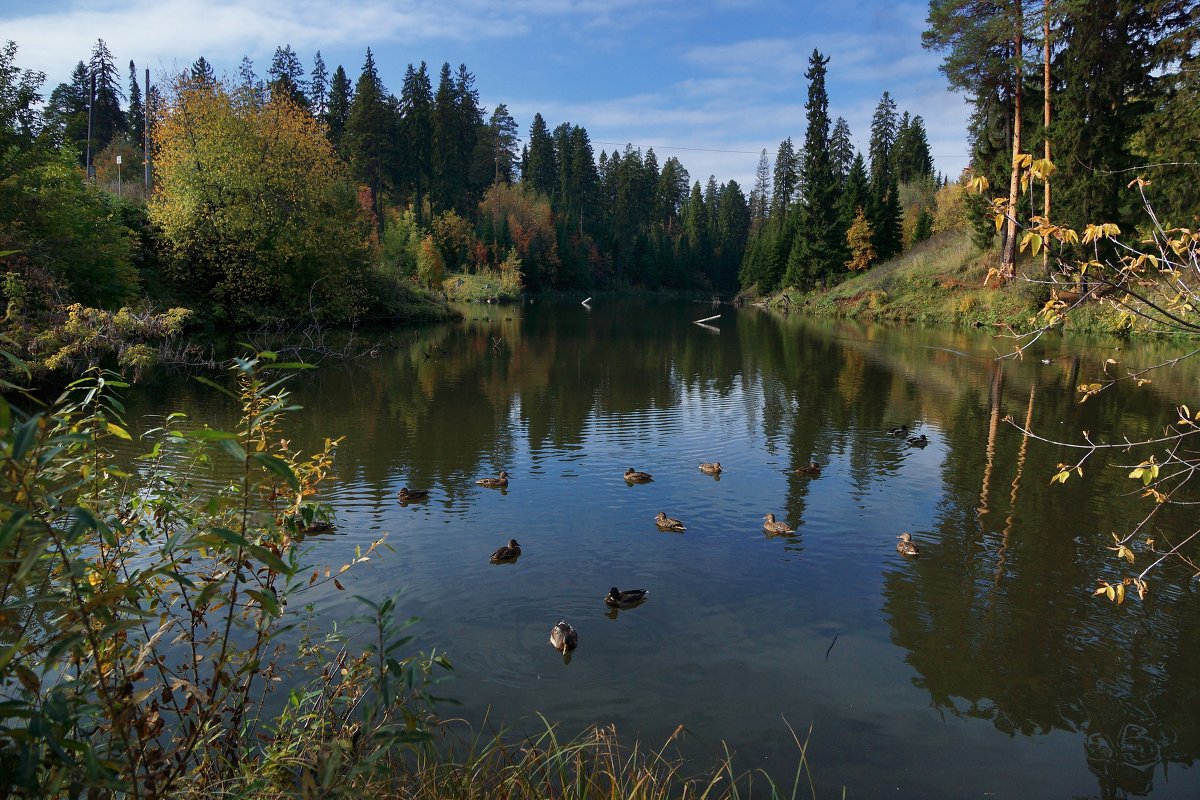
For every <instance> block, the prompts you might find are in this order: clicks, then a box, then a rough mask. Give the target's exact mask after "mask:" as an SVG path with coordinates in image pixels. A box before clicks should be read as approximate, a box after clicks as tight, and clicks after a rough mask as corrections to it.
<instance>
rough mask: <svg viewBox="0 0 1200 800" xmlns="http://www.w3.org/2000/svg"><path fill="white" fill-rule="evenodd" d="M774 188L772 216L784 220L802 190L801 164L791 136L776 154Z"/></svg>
mask: <svg viewBox="0 0 1200 800" xmlns="http://www.w3.org/2000/svg"><path fill="white" fill-rule="evenodd" d="M774 187H775V190H774V194H773V195H771V216H773V217H777V218H780V219H782V218H783V215H784V214H786V213H787V210H788V209H789V208H791V205H792V201H794V200H795V199H796V192H797V190H798V189H799V188H800V163H799V161H798V160H797V158H796V150H795V148H794V147H793V146H792V137H790V136H789V137H788V138H786V139H784V140H783V141H782V142H780V143H779V150H778V151H777V152H776V154H775V175H774Z"/></svg>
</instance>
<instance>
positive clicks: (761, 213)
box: [750, 147, 771, 231]
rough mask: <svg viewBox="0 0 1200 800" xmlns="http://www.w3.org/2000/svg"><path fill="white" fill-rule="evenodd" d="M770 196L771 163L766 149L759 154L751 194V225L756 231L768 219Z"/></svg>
mask: <svg viewBox="0 0 1200 800" xmlns="http://www.w3.org/2000/svg"><path fill="white" fill-rule="evenodd" d="M770 195H771V161H770V159H768V158H767V148H765V147H764V148H763V149H762V152H761V153H759V154H758V169H757V170H755V172H754V189H752V190H751V192H750V220H751V222H750V224H751V225H752V226H753V228H754V230H756V231H757V230H758V229H759V228H761V227H762V225H763V223H764V222H765V221H766V219H767V209H768V208H769V204H770V201H771V197H770Z"/></svg>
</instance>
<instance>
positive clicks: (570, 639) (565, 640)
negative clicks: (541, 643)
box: [550, 619, 579, 656]
mask: <svg viewBox="0 0 1200 800" xmlns="http://www.w3.org/2000/svg"><path fill="white" fill-rule="evenodd" d="M550 646H551V647H553V648H554V649H555V650H557V651H558V652H560V653H562V654H563V655H564V656H565V655H566V654H567V653H568V652H570V651H571V650H574V649H575V648H576V647H578V646H579V633H578V632H577V631H576V630H575V629H574V628H572V627H571V623H569V622H567V621H566V620H565V619H560V620H559V621H558V622H557V623H556V624H555V625H554V627H553V628H551V629H550Z"/></svg>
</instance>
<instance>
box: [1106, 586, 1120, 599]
mask: <svg viewBox="0 0 1200 800" xmlns="http://www.w3.org/2000/svg"><path fill="white" fill-rule="evenodd" d="M1104 593H1105V594H1106V595H1108V599H1109V600H1116V599H1117V590H1116V589H1114V588H1113V587H1111V586H1105V587H1104Z"/></svg>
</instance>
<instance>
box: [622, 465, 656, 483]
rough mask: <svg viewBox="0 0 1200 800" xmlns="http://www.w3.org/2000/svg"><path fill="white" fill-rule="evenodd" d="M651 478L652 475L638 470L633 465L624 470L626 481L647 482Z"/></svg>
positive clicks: (652, 478) (652, 477)
mask: <svg viewBox="0 0 1200 800" xmlns="http://www.w3.org/2000/svg"><path fill="white" fill-rule="evenodd" d="M652 480H654V476H653V475H651V474H650V473H649V472H639V471H638V470H636V469H634V468H633V467H630V468H629V469H627V470H625V482H626V483H649V482H650V481H652Z"/></svg>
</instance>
